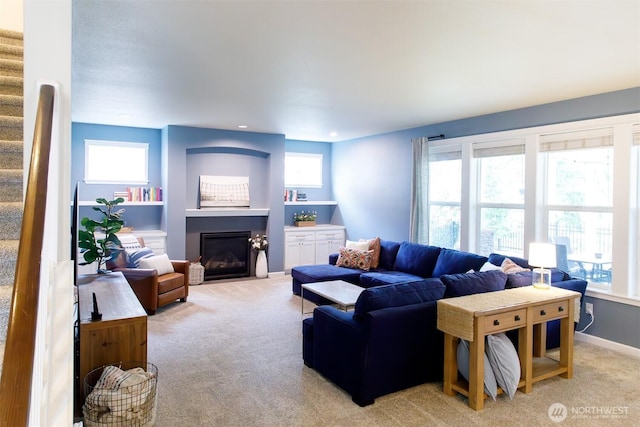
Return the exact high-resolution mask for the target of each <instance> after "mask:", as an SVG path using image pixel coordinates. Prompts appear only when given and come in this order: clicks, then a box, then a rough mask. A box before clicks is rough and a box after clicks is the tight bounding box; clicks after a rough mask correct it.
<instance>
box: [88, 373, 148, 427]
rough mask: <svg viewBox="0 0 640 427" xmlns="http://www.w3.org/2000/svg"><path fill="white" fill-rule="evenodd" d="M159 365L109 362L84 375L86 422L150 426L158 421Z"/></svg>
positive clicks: (134, 426)
mask: <svg viewBox="0 0 640 427" xmlns="http://www.w3.org/2000/svg"><path fill="white" fill-rule="evenodd" d="M157 386H158V367H157V366H156V365H154V364H153V363H144V362H122V363H119V364H117V365H116V364H113V365H105V366H101V367H100V368H97V369H94V370H93V371H91V372H89V373H88V374H87V376H86V377H85V378H84V393H85V394H84V395H85V396H86V397H85V402H84V405H83V406H82V413H83V415H84V425H85V426H89V427H92V426H100V427H105V426H110V427H111V426H113V427H115V426H119V427H147V426H153V424H154V423H155V421H156V406H157V402H158V398H157V393H156V390H157Z"/></svg>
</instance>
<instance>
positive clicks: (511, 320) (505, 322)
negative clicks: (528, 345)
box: [484, 308, 527, 334]
mask: <svg viewBox="0 0 640 427" xmlns="http://www.w3.org/2000/svg"><path fill="white" fill-rule="evenodd" d="M526 321H527V309H526V308H523V309H521V310H515V311H508V312H506V313H498V314H492V315H490V316H486V317H485V318H484V330H485V333H486V334H491V333H494V332H498V331H509V330H511V329H517V328H520V327H523V326H524V325H525V323H526Z"/></svg>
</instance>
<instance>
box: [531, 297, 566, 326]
mask: <svg viewBox="0 0 640 427" xmlns="http://www.w3.org/2000/svg"><path fill="white" fill-rule="evenodd" d="M567 304H568V301H567V300H564V301H558V302H552V303H549V304H544V305H538V306H536V307H533V322H534V323H538V322H546V321H548V320H553V319H562V318H563V317H567V316H568V315H569V308H568V306H567Z"/></svg>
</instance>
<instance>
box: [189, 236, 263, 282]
mask: <svg viewBox="0 0 640 427" xmlns="http://www.w3.org/2000/svg"><path fill="white" fill-rule="evenodd" d="M250 237H251V232H250V231H232V232H221V233H200V255H201V256H202V260H201V261H202V265H203V266H204V280H213V279H228V278H232V277H246V276H249V273H250V269H249V261H250V260H251V247H250V246H249V238H250Z"/></svg>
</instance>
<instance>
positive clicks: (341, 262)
mask: <svg viewBox="0 0 640 427" xmlns="http://www.w3.org/2000/svg"><path fill="white" fill-rule="evenodd" d="M372 255H373V251H359V250H357V249H351V248H345V247H342V248H340V254H339V255H338V261H336V266H337V267H346V268H357V269H358V270H364V271H369V268H370V267H371V257H372Z"/></svg>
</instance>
